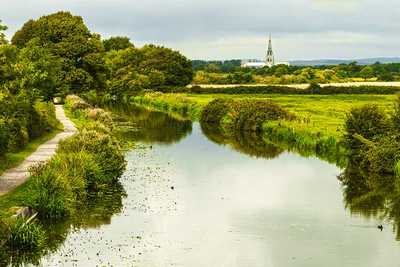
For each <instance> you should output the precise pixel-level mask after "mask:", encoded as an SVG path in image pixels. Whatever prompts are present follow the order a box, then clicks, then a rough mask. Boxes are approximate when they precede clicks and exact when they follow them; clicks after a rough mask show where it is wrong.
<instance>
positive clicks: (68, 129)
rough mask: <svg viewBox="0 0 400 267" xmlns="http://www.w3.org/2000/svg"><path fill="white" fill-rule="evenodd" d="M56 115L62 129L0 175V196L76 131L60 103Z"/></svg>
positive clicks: (45, 159)
mask: <svg viewBox="0 0 400 267" xmlns="http://www.w3.org/2000/svg"><path fill="white" fill-rule="evenodd" d="M56 117H57V119H58V120H59V121H60V122H61V123H62V124H63V125H64V131H63V132H61V133H59V134H57V135H56V136H55V137H54V138H53V139H51V140H49V141H47V142H45V143H43V144H41V145H40V146H39V147H38V148H37V149H36V151H35V152H33V153H32V154H31V155H30V156H29V157H27V158H26V159H25V160H24V161H23V162H22V163H21V164H20V165H19V166H17V167H15V168H12V169H9V170H7V171H5V172H4V173H3V174H2V175H1V176H0V196H2V195H5V194H7V193H8V192H10V191H12V190H13V189H15V188H16V187H18V186H19V185H21V184H23V183H24V182H25V181H26V180H27V179H28V178H29V171H28V170H29V168H30V167H31V166H33V165H35V164H37V163H40V162H44V161H47V160H49V159H50V158H51V157H52V156H53V155H54V154H55V153H56V149H57V145H58V143H59V142H60V141H61V140H63V139H65V138H67V137H70V136H71V135H73V134H74V133H75V132H76V131H77V130H76V128H75V126H74V124H73V123H72V122H71V121H70V120H69V119H68V118H67V117H66V116H65V113H64V109H63V107H62V105H56Z"/></svg>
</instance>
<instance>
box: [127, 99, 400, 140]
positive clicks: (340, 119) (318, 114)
mask: <svg viewBox="0 0 400 267" xmlns="http://www.w3.org/2000/svg"><path fill="white" fill-rule="evenodd" d="M221 97H224V98H233V99H246V98H247V99H262V100H266V99H268V100H271V101H274V102H276V103H278V104H280V105H281V106H283V107H284V108H286V109H288V110H289V111H291V112H293V113H294V114H295V115H296V116H297V117H298V120H296V121H293V122H286V124H287V126H290V127H292V128H297V129H302V130H303V129H305V130H307V131H309V132H312V133H315V134H317V133H323V134H328V135H330V136H334V137H335V138H340V137H341V136H342V134H343V125H344V121H345V119H346V114H347V113H348V112H349V111H350V110H351V108H353V107H357V106H362V105H365V104H370V103H375V104H377V105H378V106H380V107H381V108H382V109H384V110H385V111H387V112H392V111H393V107H394V100H395V99H396V95H347V94H343V95H278V94H275V95H220V94H213V95H212V94H210V95H208V94H201V95H200V94H199V95H197V94H157V93H156V94H148V95H145V96H140V97H137V98H138V99H140V101H139V100H138V99H137V100H136V101H134V102H135V103H139V104H143V105H145V106H146V105H147V106H151V107H153V108H157V109H159V110H162V111H172V112H173V111H174V110H176V111H178V112H179V110H180V109H181V108H179V107H181V106H182V105H186V106H187V107H188V108H191V107H195V109H196V112H195V114H196V116H191V117H192V119H194V120H198V119H199V116H198V114H199V113H200V112H201V109H202V107H204V106H205V105H207V104H208V103H209V102H210V101H212V100H213V99H216V98H221ZM199 110H200V111H199Z"/></svg>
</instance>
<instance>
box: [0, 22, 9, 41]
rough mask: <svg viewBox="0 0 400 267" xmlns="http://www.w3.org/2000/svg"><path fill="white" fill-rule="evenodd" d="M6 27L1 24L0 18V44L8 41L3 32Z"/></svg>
mask: <svg viewBox="0 0 400 267" xmlns="http://www.w3.org/2000/svg"><path fill="white" fill-rule="evenodd" d="M7 29H8V28H7V26H6V25H3V24H2V22H1V20H0V45H3V44H7V43H8V41H7V39H6V35H5V34H4V31H6V30H7Z"/></svg>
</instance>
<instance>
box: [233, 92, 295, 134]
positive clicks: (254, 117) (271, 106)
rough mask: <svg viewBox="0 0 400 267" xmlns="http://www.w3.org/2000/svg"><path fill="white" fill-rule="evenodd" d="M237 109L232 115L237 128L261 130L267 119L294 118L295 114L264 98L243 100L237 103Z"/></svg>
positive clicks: (241, 129) (240, 129)
mask: <svg viewBox="0 0 400 267" xmlns="http://www.w3.org/2000/svg"><path fill="white" fill-rule="evenodd" d="M235 106H236V107H237V109H238V110H237V111H236V112H235V113H234V115H233V116H232V113H231V114H230V115H231V116H232V120H233V121H234V125H235V128H236V130H239V131H243V130H244V131H253V132H260V131H261V130H262V124H263V123H264V122H267V121H274V120H281V119H293V118H294V115H292V114H291V113H289V112H288V111H286V110H285V109H284V108H282V107H281V106H280V105H278V104H276V103H273V102H271V101H264V100H256V101H252V100H242V101H238V102H237V104H236V105H235Z"/></svg>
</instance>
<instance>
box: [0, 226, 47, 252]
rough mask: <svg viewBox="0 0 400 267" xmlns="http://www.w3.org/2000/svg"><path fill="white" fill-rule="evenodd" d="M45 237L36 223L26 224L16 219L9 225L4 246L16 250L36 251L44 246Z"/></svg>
mask: <svg viewBox="0 0 400 267" xmlns="http://www.w3.org/2000/svg"><path fill="white" fill-rule="evenodd" d="M45 240H46V235H45V232H44V230H43V228H42V227H41V226H40V225H39V224H36V223H26V221H25V220H24V219H16V220H15V221H14V222H11V223H10V226H9V236H8V240H7V242H6V246H8V247H10V248H13V249H17V250H30V251H31V250H36V249H39V248H41V247H43V246H44V243H45Z"/></svg>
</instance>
